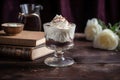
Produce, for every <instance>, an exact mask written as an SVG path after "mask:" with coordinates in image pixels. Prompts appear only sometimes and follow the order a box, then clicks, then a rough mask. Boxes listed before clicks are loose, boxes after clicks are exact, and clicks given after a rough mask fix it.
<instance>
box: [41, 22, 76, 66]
mask: <svg viewBox="0 0 120 80" xmlns="http://www.w3.org/2000/svg"><path fill="white" fill-rule="evenodd" d="M43 27H44V32H45V38H46V46H47V47H48V48H50V49H53V50H55V53H54V56H53V57H48V58H46V59H45V61H44V63H45V64H46V65H48V66H52V67H65V66H70V65H72V64H73V63H74V60H73V59H72V58H70V57H64V55H63V53H64V51H65V50H68V49H70V48H72V47H73V46H74V43H73V39H74V33H75V27H76V25H75V24H73V23H70V24H69V27H67V28H58V27H52V26H51V25H50V23H45V24H44V25H43Z"/></svg>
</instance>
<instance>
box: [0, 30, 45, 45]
mask: <svg viewBox="0 0 120 80" xmlns="http://www.w3.org/2000/svg"><path fill="white" fill-rule="evenodd" d="M43 43H45V37H44V32H40V31H22V32H21V33H20V34H17V35H15V36H8V35H6V34H5V33H4V31H0V44H9V45H19V46H37V45H40V44H43Z"/></svg>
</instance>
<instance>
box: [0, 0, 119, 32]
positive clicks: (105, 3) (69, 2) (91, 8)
mask: <svg viewBox="0 0 120 80" xmlns="http://www.w3.org/2000/svg"><path fill="white" fill-rule="evenodd" d="M23 3H34V4H41V5H42V6H43V7H44V9H43V10H42V11H40V16H41V20H42V23H45V22H49V21H51V20H52V18H53V17H54V16H55V15H56V14H62V15H63V16H64V17H66V19H68V21H70V22H74V23H75V24H76V25H77V28H76V32H84V28H85V25H86V22H87V20H88V19H91V18H94V17H96V18H99V19H101V20H103V21H104V22H105V23H109V22H110V23H112V24H114V23H116V22H118V21H119V20H120V5H119V4H120V0H1V3H0V10H1V11H0V23H4V22H17V21H18V13H19V12H20V7H19V5H20V4H23ZM34 28H35V27H34Z"/></svg>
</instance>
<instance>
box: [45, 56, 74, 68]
mask: <svg viewBox="0 0 120 80" xmlns="http://www.w3.org/2000/svg"><path fill="white" fill-rule="evenodd" d="M44 63H45V64H46V65H48V66H51V67H65V66H70V65H72V64H74V60H73V59H72V58H69V57H67V58H62V59H60V58H57V57H48V58H46V59H45V61H44Z"/></svg>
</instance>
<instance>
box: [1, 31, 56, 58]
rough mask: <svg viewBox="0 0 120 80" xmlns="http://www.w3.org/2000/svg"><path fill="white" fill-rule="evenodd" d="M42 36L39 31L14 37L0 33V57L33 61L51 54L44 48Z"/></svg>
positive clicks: (24, 32) (50, 51)
mask: <svg viewBox="0 0 120 80" xmlns="http://www.w3.org/2000/svg"><path fill="white" fill-rule="evenodd" d="M44 36H45V35H44V32H40V31H22V32H21V33H20V34H17V35H15V36H7V35H6V34H5V33H4V32H3V31H0V57H6V58H19V59H24V60H35V59H38V58H40V57H43V56H45V55H48V54H50V53H53V52H54V50H51V49H48V48H47V47H45V45H44V44H45V37H44Z"/></svg>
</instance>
